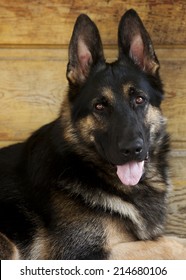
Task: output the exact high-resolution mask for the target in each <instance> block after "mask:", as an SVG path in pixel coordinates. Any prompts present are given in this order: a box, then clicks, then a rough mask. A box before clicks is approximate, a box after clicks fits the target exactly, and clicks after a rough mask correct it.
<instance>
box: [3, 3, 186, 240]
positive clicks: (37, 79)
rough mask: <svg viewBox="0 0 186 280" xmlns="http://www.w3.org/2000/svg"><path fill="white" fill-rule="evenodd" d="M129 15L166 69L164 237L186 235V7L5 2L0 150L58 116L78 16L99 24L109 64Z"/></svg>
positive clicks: (163, 72) (164, 4)
mask: <svg viewBox="0 0 186 280" xmlns="http://www.w3.org/2000/svg"><path fill="white" fill-rule="evenodd" d="M129 8H134V9H136V10H137V12H138V13H139V15H140V16H141V18H142V20H143V21H144V24H145V26H146V28H147V29H148V31H149V33H150V34H151V37H152V39H153V42H154V44H155V47H156V52H157V55H158V57H159V60H160V63H161V75H162V78H163V80H164V86H165V91H166V98H165V101H164V104H163V106H162V109H163V111H164V114H165V115H166V116H167V118H168V129H169V132H170V134H171V136H172V148H173V151H172V155H171V166H172V180H173V185H174V186H173V191H172V194H171V196H170V207H169V215H168V223H167V232H168V233H171V234H172V233H175V234H177V235H180V236H186V48H185V47H186V1H185V0H175V1H172V0H166V1H159V0H149V1H147V0H143V1H139V0H137V1H134V0H130V1H127V0H126V1H125V0H123V1H122V0H115V1H112V0H100V1H95V0H81V1H80V0H77V1H76V0H74V1H69V0H68V1H67V0H29V1H28V0H9V1H7V0H0V106H1V107H0V146H5V145H8V144H11V143H14V142H17V141H22V140H23V139H25V138H26V137H27V136H29V135H30V133H31V132H32V131H33V130H35V129H36V128H38V127H39V126H41V125H42V124H45V123H47V122H49V121H51V120H52V119H54V118H55V116H56V114H57V113H58V111H59V108H60V103H61V100H62V98H63V93H64V91H65V90H66V88H67V82H66V78H65V71H66V63H67V55H68V51H67V46H68V43H69V39H70V35H71V32H72V28H73V25H74V22H75V20H76V17H77V16H78V15H79V14H80V13H87V14H88V15H89V16H90V17H91V18H92V19H93V20H94V21H95V22H96V24H97V25H98V28H99V29H100V32H101V36H102V40H103V43H104V46H105V54H106V57H107V58H108V60H112V59H115V58H116V57H117V46H116V42H117V26H118V22H119V20H120V17H121V16H122V14H123V13H124V11H126V10H127V9H129Z"/></svg>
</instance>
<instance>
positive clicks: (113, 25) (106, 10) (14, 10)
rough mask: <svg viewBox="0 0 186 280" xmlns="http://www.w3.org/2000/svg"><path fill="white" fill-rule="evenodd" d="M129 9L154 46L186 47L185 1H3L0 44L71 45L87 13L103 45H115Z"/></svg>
mask: <svg viewBox="0 0 186 280" xmlns="http://www.w3.org/2000/svg"><path fill="white" fill-rule="evenodd" d="M130 8H134V9H136V10H137V12H138V13H139V15H140V17H141V18H142V20H143V22H144V24H145V26H146V28H147V29H148V31H149V33H150V34H151V35H152V37H153V41H154V43H155V44H157V45H185V44H186V32H185V27H186V2H185V0H176V1H171V0H166V1H159V0H150V1H148V0H142V1H139V0H137V1H135V0H130V1H126V0H125V1H122V0H115V1H111V0H102V1H94V0H81V1H79V0H75V1H67V0H47V1H45V0H30V1H25V0H9V1H7V0H1V1H0V43H1V44H63V45H64V44H68V43H69V34H71V32H72V28H73V25H74V22H75V20H76V18H77V16H78V15H79V14H80V13H87V14H88V15H89V16H90V17H91V18H92V19H93V20H94V21H95V22H96V24H97V25H98V27H99V29H100V32H101V35H102V38H103V41H104V43H105V44H109V45H114V44H115V43H116V36H117V28H118V22H119V20H120V18H121V16H122V15H123V13H124V12H125V11H126V10H127V9H130ZM108 27H109V28H108Z"/></svg>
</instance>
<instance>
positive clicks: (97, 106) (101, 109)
mask: <svg viewBox="0 0 186 280" xmlns="http://www.w3.org/2000/svg"><path fill="white" fill-rule="evenodd" d="M104 108H105V106H104V105H103V104H102V103H97V104H95V109H96V110H97V111H103V110H104Z"/></svg>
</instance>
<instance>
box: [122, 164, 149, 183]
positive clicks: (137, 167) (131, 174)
mask: <svg viewBox="0 0 186 280" xmlns="http://www.w3.org/2000/svg"><path fill="white" fill-rule="evenodd" d="M143 166H144V161H140V162H137V161H131V162H129V163H126V164H124V165H117V175H118V177H119V179H120V180H121V182H122V183H123V185H126V186H135V185H136V184H137V183H138V182H139V180H140V178H141V176H142V174H143Z"/></svg>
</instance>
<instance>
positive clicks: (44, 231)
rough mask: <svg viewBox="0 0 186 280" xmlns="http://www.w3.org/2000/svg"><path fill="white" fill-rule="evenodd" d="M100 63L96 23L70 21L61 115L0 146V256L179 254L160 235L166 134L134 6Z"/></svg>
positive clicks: (157, 83)
mask: <svg viewBox="0 0 186 280" xmlns="http://www.w3.org/2000/svg"><path fill="white" fill-rule="evenodd" d="M118 47H119V55H118V59H117V60H116V61H115V62H113V63H107V62H106V61H105V58H104V54H103V48H102V42H101V39H100V35H99V31H98V29H97V27H96V25H95V24H94V23H93V22H92V21H91V20H90V18H89V17H88V16H87V15H84V14H82V15H80V16H79V17H78V19H77V21H76V23H75V26H74V31H73V34H72V38H71V41H70V46H69V62H68V66H67V79H68V81H69V90H68V92H67V94H66V96H65V97H64V100H63V103H62V107H61V111H60V115H59V117H58V118H57V119H56V120H55V121H53V122H52V123H50V124H47V125H45V126H43V127H41V128H40V129H39V130H37V131H36V132H35V133H33V135H32V136H31V137H30V138H29V139H28V140H27V141H25V142H23V143H18V144H15V145H12V146H9V147H6V148H3V149H1V151H0V232H1V233H0V257H1V259H79V260H80V259H185V258H186V247H184V246H185V245H184V244H185V243H186V242H185V240H184V239H183V240H182V239H179V238H176V237H175V238H174V237H165V236H162V234H163V230H164V225H165V220H166V202H167V190H168V189H169V187H170V180H169V171H168V152H169V136H168V134H167V132H166V123H165V119H164V117H163V116H162V113H161V110H160V104H161V101H162V98H163V89H162V83H161V80H160V77H159V73H158V69H159V63H158V59H157V57H156V55H155V52H154V49H153V45H152V42H151V39H150V37H149V35H148V33H147V31H146V29H145V28H144V26H143V23H142V21H141V20H140V18H139V16H138V15H137V13H136V12H135V11H134V10H129V11H127V12H126V13H125V14H124V15H123V17H122V18H121V21H120V24H119V28H118Z"/></svg>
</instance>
